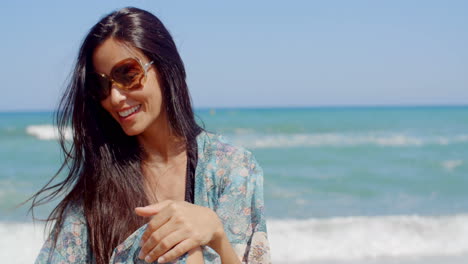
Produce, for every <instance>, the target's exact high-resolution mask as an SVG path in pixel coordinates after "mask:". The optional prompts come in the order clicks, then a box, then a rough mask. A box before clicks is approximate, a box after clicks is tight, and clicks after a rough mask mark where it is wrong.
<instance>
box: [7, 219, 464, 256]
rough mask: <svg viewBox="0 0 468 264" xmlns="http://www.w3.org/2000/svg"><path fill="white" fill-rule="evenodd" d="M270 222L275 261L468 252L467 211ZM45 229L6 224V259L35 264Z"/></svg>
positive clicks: (460, 254)
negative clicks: (454, 213) (449, 213)
mask: <svg viewBox="0 0 468 264" xmlns="http://www.w3.org/2000/svg"><path fill="white" fill-rule="evenodd" d="M267 223H268V234H269V240H270V245H271V255H272V260H273V263H369V262H371V261H372V260H374V261H375V260H379V259H386V258H387V259H388V258H390V259H393V260H396V261H395V262H391V263H406V262H399V261H398V260H399V259H405V258H406V259H408V258H413V259H414V258H424V257H431V258H438V259H444V258H460V256H468V215H467V214H465V215H453V216H442V217H427V216H424V217H423V216H375V217H342V218H326V219H308V220H275V219H269V220H268V222H267ZM42 231H43V226H42V225H40V224H38V225H36V226H33V225H32V224H30V223H22V224H20V223H5V222H3V223H2V222H0V259H1V260H2V261H3V262H5V263H13V264H23V263H24V264H26V263H33V261H34V259H35V257H36V256H37V253H38V252H39V250H40V247H41V245H42V243H43V241H44V236H43V234H42ZM463 259H464V257H463ZM372 263H375V262H372ZM385 263H387V262H385ZM411 263H412V262H411ZM436 263H446V262H436ZM457 263H458V262H457Z"/></svg>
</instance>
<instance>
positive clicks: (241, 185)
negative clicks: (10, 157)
mask: <svg viewBox="0 0 468 264" xmlns="http://www.w3.org/2000/svg"><path fill="white" fill-rule="evenodd" d="M197 144H198V163H197V167H196V170H195V190H194V191H195V192H194V198H195V200H194V202H195V204H197V205H200V206H205V207H209V208H211V209H213V210H214V211H215V212H216V213H217V215H218V216H219V218H220V219H221V221H222V223H223V225H224V230H225V232H226V234H227V236H228V239H229V241H230V242H231V245H232V246H233V248H234V250H235V251H236V253H237V255H238V256H239V258H240V259H241V260H242V262H243V263H270V252H269V244H268V239H267V230H266V223H265V217H264V201H263V171H262V169H261V167H260V166H259V165H258V163H257V161H256V160H255V158H254V157H253V156H252V154H251V153H250V152H249V151H247V150H245V149H243V148H241V147H237V146H234V145H232V144H230V143H229V142H227V141H226V140H225V139H224V138H223V137H221V136H219V135H215V134H211V133H207V132H202V133H200V135H198V136H197ZM145 228H146V225H144V226H142V227H140V228H139V229H138V230H136V231H135V232H134V233H133V234H132V235H130V236H129V237H128V238H127V239H126V240H125V241H124V242H122V243H121V244H120V245H118V246H117V247H116V248H115V249H114V251H113V253H112V257H111V259H110V263H112V264H130V263H141V264H143V263H146V262H144V261H143V260H140V259H139V258H138V253H139V252H140V246H139V242H140V239H141V236H142V234H143V232H144V231H145ZM53 232H56V229H55V228H54V229H53V230H52V232H51V235H49V238H48V239H47V240H46V242H45V243H44V245H43V247H42V249H41V251H40V253H39V256H38V257H37V259H36V262H35V263H36V264H43V263H51V264H62V263H76V264H84V263H93V262H94V261H93V258H92V254H91V248H90V245H89V243H88V233H87V228H86V220H85V217H84V215H83V208H82V206H81V205H80V204H72V205H71V206H69V207H68V208H67V209H66V211H65V219H64V222H63V224H62V230H61V232H60V234H59V235H58V240H57V244H56V247H55V249H53V250H52V248H53V247H52V242H51V237H52V233H53ZM202 250H203V256H204V261H205V263H207V264H208V263H210V264H211V263H221V260H220V257H219V255H218V254H217V253H216V252H215V251H214V250H213V249H211V248H209V247H208V246H203V247H202ZM49 257H50V259H49ZM186 259H187V254H184V255H183V256H181V257H180V258H179V259H177V260H176V261H174V262H172V263H186ZM154 263H157V262H154Z"/></svg>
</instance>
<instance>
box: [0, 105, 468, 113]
mask: <svg viewBox="0 0 468 264" xmlns="http://www.w3.org/2000/svg"><path fill="white" fill-rule="evenodd" d="M464 107H468V103H467V104H375V105H371V104H369V105H354V104H343V105H303V106H301V105H298V106H203V107H194V108H193V109H194V110H195V111H197V110H201V111H203V110H233V109H235V110H270V109H353V108H357V109H359V108H464ZM56 110H57V109H0V113H41V112H42V113H45V112H55V111H56Z"/></svg>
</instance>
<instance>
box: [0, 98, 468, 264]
mask: <svg viewBox="0 0 468 264" xmlns="http://www.w3.org/2000/svg"><path fill="white" fill-rule="evenodd" d="M196 114H197V116H198V119H199V120H200V123H201V121H203V123H204V126H205V129H206V130H208V131H212V132H217V133H221V134H223V135H225V136H226V138H228V139H229V140H230V141H231V142H233V144H236V145H241V146H244V147H245V148H247V149H249V150H251V151H252V153H253V154H254V155H255V157H256V159H257V160H258V162H259V163H260V165H261V166H262V167H263V170H264V178H265V186H264V189H265V194H264V195H265V212H266V217H267V225H268V233H269V239H270V244H271V250H272V251H271V255H272V260H273V263H297V264H298V263H324V264H355V263H356V264H357V263H371V264H373V263H379V264H380V263H384V264H386V263H403V264H419V263H430V264H431V263H434V264H435V263H441V264H457V263H467V261H468V192H467V191H466V189H467V187H468V122H467V121H468V120H467V119H466V117H467V116H468V107H357V108H333V107H330V108H291V109H290V108H272V109H198V110H197V111H196ZM67 133H68V134H67V137H68V138H69V137H70V135H71V130H70V129H69V130H68V132H67ZM0 146H1V147H0V259H3V260H7V261H8V262H9V263H14V264H20V263H21V264H22V263H32V262H33V261H34V259H35V256H36V255H37V253H38V251H39V249H40V247H41V245H42V243H43V241H44V234H43V231H44V226H43V223H41V222H36V224H33V223H32V220H31V216H30V215H29V216H28V215H27V214H26V213H27V207H21V208H19V209H14V207H15V206H16V205H17V204H19V203H20V202H22V201H23V200H24V199H26V198H27V197H28V196H30V195H31V194H32V193H33V192H34V191H37V190H38V188H40V186H42V185H43V184H44V183H45V182H47V180H48V179H49V178H50V177H51V176H52V175H53V174H54V173H55V172H56V170H57V169H58V167H59V165H60V161H61V160H62V158H61V156H60V151H59V146H58V143H57V130H56V128H55V127H54V125H53V123H52V113H51V112H8V113H0ZM53 205H54V204H53V203H52V204H50V205H47V206H43V207H40V208H38V209H37V211H36V215H37V216H38V217H45V216H47V214H48V213H49V212H50V210H51V209H52V208H53Z"/></svg>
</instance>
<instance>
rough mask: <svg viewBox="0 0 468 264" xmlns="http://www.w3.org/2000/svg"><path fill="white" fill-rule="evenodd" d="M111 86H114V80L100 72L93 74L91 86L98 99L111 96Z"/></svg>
mask: <svg viewBox="0 0 468 264" xmlns="http://www.w3.org/2000/svg"><path fill="white" fill-rule="evenodd" d="M110 87H112V82H111V80H109V79H108V78H107V77H106V76H103V75H101V74H99V73H95V74H93V76H92V78H91V87H90V88H91V91H92V95H93V97H94V98H96V99H97V100H104V99H106V97H107V96H109V91H110Z"/></svg>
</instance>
